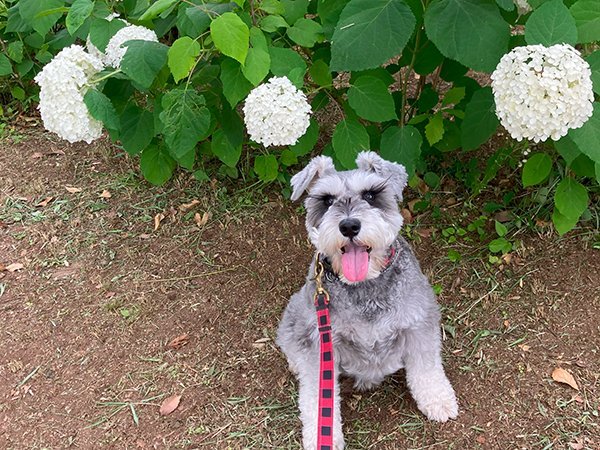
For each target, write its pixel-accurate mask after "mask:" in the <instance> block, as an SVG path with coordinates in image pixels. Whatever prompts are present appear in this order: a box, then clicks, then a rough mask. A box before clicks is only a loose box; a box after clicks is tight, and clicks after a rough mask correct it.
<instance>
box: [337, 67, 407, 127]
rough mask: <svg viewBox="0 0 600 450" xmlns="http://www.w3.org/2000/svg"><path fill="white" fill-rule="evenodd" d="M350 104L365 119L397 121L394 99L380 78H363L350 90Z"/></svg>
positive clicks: (358, 79) (355, 82) (357, 80)
mask: <svg viewBox="0 0 600 450" xmlns="http://www.w3.org/2000/svg"><path fill="white" fill-rule="evenodd" d="M348 103H350V106H351V107H352V109H354V111H356V113H357V114H358V115H359V116H360V117H362V118H363V119H366V120H370V121H372V122H385V121H386V120H393V119H396V118H397V116H396V110H395V104H394V98H393V97H392V94H390V92H389V90H388V87H387V86H386V85H385V83H384V82H383V81H381V80H380V79H379V78H375V77H372V76H368V75H367V76H362V77H359V78H357V79H356V80H355V81H354V83H353V84H352V86H350V89H348Z"/></svg>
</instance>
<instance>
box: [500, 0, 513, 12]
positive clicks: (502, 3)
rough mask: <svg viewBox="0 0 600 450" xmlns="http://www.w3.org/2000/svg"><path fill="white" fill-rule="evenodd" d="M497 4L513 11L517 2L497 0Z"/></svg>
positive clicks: (505, 9)
mask: <svg viewBox="0 0 600 450" xmlns="http://www.w3.org/2000/svg"><path fill="white" fill-rule="evenodd" d="M496 4H497V5H498V6H499V7H500V8H502V9H503V10H504V11H512V10H513V9H515V3H514V1H513V0H496Z"/></svg>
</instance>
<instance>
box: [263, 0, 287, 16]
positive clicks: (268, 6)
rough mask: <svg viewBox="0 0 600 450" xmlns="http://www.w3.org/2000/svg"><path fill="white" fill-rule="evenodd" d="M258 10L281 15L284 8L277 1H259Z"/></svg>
mask: <svg viewBox="0 0 600 450" xmlns="http://www.w3.org/2000/svg"><path fill="white" fill-rule="evenodd" d="M258 9H260V10H262V11H264V12H266V13H268V14H279V15H281V14H283V13H284V12H285V8H284V6H283V5H282V4H281V2H280V1H278V0H261V2H260V3H259V7H258Z"/></svg>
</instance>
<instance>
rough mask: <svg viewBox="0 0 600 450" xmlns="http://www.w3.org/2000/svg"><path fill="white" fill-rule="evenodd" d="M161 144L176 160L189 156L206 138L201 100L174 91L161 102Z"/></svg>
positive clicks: (207, 116)
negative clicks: (163, 139)
mask: <svg viewBox="0 0 600 450" xmlns="http://www.w3.org/2000/svg"><path fill="white" fill-rule="evenodd" d="M162 107H163V111H162V112H161V113H160V120H161V122H162V123H163V125H164V127H163V134H164V136H165V142H166V143H167V145H168V146H169V150H170V151H171V153H172V154H173V155H174V156H176V157H177V158H179V157H181V156H183V155H185V154H187V153H188V152H190V151H191V150H192V149H193V148H194V147H195V146H196V144H197V143H198V141H200V139H202V138H204V137H206V136H207V133H208V129H209V127H210V111H209V110H208V108H206V106H205V101H204V97H203V96H201V95H199V94H197V93H196V92H195V91H194V90H193V89H174V90H172V91H169V92H167V93H166V94H165V95H164V96H163V99H162Z"/></svg>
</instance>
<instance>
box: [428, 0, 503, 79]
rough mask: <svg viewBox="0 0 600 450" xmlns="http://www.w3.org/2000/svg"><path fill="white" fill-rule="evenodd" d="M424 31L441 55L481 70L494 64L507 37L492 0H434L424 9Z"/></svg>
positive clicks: (487, 69)
mask: <svg viewBox="0 0 600 450" xmlns="http://www.w3.org/2000/svg"><path fill="white" fill-rule="evenodd" d="M425 31H426V32H427V36H428V37H429V39H430V40H431V41H433V43H434V44H435V45H436V47H437V48H438V49H439V51H440V52H441V53H442V54H443V55H444V56H446V57H447V58H452V59H454V60H456V61H458V62H460V63H461V64H463V65H465V66H467V67H470V68H471V69H474V70H478V71H482V72H491V71H493V70H494V69H495V68H496V65H497V64H498V61H500V58H501V57H502V55H504V54H505V53H506V52H507V50H508V39H509V37H510V27H509V25H508V24H507V23H506V22H505V21H504V19H503V18H502V16H501V15H500V11H499V10H498V6H497V5H496V3H495V2H494V1H493V0H434V1H433V2H432V3H431V4H430V5H429V7H428V8H427V11H426V12H425Z"/></svg>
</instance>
